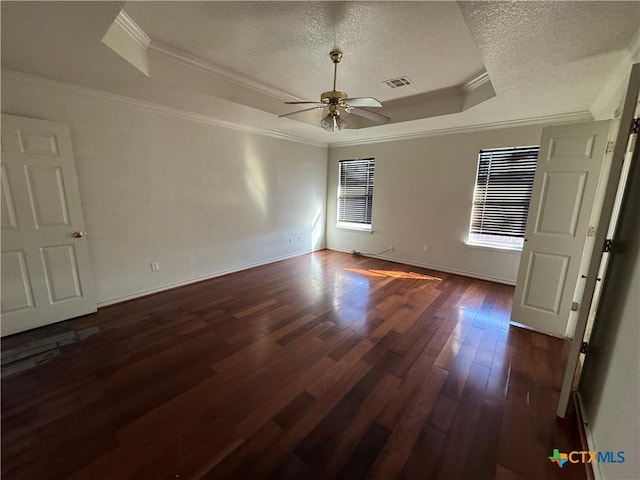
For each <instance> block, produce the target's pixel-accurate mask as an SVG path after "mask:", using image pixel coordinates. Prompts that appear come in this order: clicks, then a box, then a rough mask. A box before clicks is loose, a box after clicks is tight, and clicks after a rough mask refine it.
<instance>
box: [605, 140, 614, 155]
mask: <svg viewBox="0 0 640 480" xmlns="http://www.w3.org/2000/svg"><path fill="white" fill-rule="evenodd" d="M614 148H616V142H614V141H613V140H612V141H610V142H608V143H607V152H606V153H611V152H613V149H614Z"/></svg>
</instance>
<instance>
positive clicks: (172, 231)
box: [2, 75, 327, 304]
mask: <svg viewBox="0 0 640 480" xmlns="http://www.w3.org/2000/svg"><path fill="white" fill-rule="evenodd" d="M2 112H3V113H9V114H13V115H19V116H25V117H34V118H41V119H45V120H52V121H58V122H62V123H67V124H69V125H70V126H71V137H72V141H73V145H74V151H75V158H76V167H77V171H78V180H79V185H80V194H81V198H82V204H83V209H84V216H85V222H86V227H87V231H88V232H89V237H88V240H89V249H90V256H91V263H92V267H93V273H94V279H95V283H96V289H97V298H98V302H99V304H107V303H112V302H114V301H118V300H122V299H125V298H128V297H131V296H136V295H139V294H143V293H145V292H150V291H154V290H158V289H162V288H166V287H169V286H172V285H176V284H180V283H184V282H188V281H192V280H196V279H199V278H203V277H208V276H213V275H217V274H221V273H224V272H228V271H233V270H238V269H242V268H246V267H250V266H253V265H256V264H261V263H266V262H270V261H274V260H277V259H281V258H286V257H288V256H292V255H296V254H301V253H304V252H309V251H311V250H314V249H319V248H323V247H324V226H325V219H324V212H325V195H326V170H327V162H326V158H327V149H326V148H321V147H315V146H310V145H304V144H300V143H294V142H290V141H286V140H282V139H277V138H271V137H267V136H263V135H257V134H254V133H247V132H243V131H239V130H234V129H230V128H223V127H219V126H216V125H212V124H206V123H203V122H198V121H195V120H191V119H186V118H179V117H177V116H175V115H170V114H165V113H160V112H154V111H151V110H149V109H146V108H143V107H142V106H137V105H136V104H135V103H132V102H125V101H120V100H117V99H114V98H113V97H109V96H103V95H97V94H93V93H91V92H87V91H85V90H80V89H75V88H73V87H65V86H60V85H55V84H51V83H50V82H46V81H42V82H40V81H31V80H28V81H27V80H19V79H17V78H16V77H13V76H4V75H3V78H2ZM289 237H291V238H292V240H293V243H292V244H290V243H289ZM298 239H300V241H298ZM152 261H158V262H159V263H160V271H159V272H151V268H150V262H152Z"/></svg>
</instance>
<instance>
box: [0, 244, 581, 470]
mask: <svg viewBox="0 0 640 480" xmlns="http://www.w3.org/2000/svg"><path fill="white" fill-rule="evenodd" d="M512 294H513V289H512V287H508V286H504V285H498V284H494V283H490V282H486V281H480V280H473V279H469V278H465V277H459V276H455V275H450V274H445V273H439V272H434V271H429V270H424V269H419V268H415V267H408V266H404V265H399V264H395V263H391V262H385V261H381V260H376V259H372V258H366V257H354V256H351V255H346V254H342V253H336V252H329V251H323V252H318V253H315V254H312V255H306V256H303V257H298V258H295V259H292V260H286V261H283V262H278V263H275V264H271V265H267V266H263V267H259V268H255V269H251V270H247V271H244V272H238V273H234V274H231V275H227V276H224V277H220V278H217V279H213V280H209V281H205V282H201V283H198V284H195V285H192V286H188V287H184V288H180V289H175V290H172V291H169V292H165V293H162V294H158V295H154V296H150V297H146V298H141V299H138V300H134V301H130V302H127V303H123V304H120V305H117V306H113V307H109V308H105V309H101V310H100V311H99V312H98V313H96V314H93V315H89V316H86V317H83V318H79V319H75V320H72V321H69V322H65V324H63V325H65V326H66V328H68V329H70V330H82V329H85V328H99V329H100V332H101V333H100V335H95V336H92V337H91V338H88V339H87V340H85V341H82V342H77V343H73V344H70V345H66V346H61V347H59V348H60V351H61V352H62V355H61V356H60V357H59V358H55V359H53V360H51V361H49V362H47V363H46V364H43V365H40V366H38V367H37V368H33V369H31V370H28V371H25V372H21V373H16V374H14V375H11V376H10V377H8V378H4V379H2V428H3V432H2V433H3V434H2V475H3V478H11V479H30V480H31V479H39V478H75V479H87V478H90V479H92V480H94V479H124V478H136V479H141V478H145V479H146V478H150V479H151V478H153V479H156V478H173V479H175V478H194V479H195V478H206V479H225V478H230V479H254V478H277V479H288V478H327V479H332V478H348V479H356V478H365V477H367V478H375V479H395V478H408V479H431V478H435V479H472V480H481V479H510V480H511V479H513V480H517V479H536V480H537V479H543V478H544V479H563V480H566V479H582V478H585V471H584V467H583V466H582V465H579V464H571V465H568V464H567V465H564V467H563V468H562V469H561V468H559V467H558V466H557V464H555V463H553V462H551V461H550V460H549V458H548V457H549V456H551V455H552V454H553V450H554V449H559V451H561V452H569V451H572V450H579V449H580V442H579V438H578V433H577V428H576V426H575V423H574V419H573V418H572V417H571V416H569V418H568V419H567V420H559V419H557V418H556V417H555V406H556V401H557V398H558V394H559V389H560V383H561V379H562V373H563V370H564V363H565V361H566V360H565V359H566V347H567V346H566V344H565V342H563V341H562V340H560V339H557V338H552V337H547V336H544V335H541V334H537V333H533V332H530V331H527V330H523V329H519V328H516V327H513V326H510V325H509V312H510V305H511V301H512ZM56 328H59V326H52V327H46V328H44V329H42V330H41V332H44V334H45V336H46V333H47V332H48V331H54V330H55V329H56ZM28 335H29V334H24V335H16V336H13V337H10V338H8V339H3V341H2V346H3V348H12V347H15V346H16V345H19V344H20V343H21V342H22V341H23V339H25V338H28Z"/></svg>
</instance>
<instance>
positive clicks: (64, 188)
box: [1, 115, 96, 336]
mask: <svg viewBox="0 0 640 480" xmlns="http://www.w3.org/2000/svg"><path fill="white" fill-rule="evenodd" d="M1 178H2V195H1V198H2V321H1V332H2V335H3V336H4V335H9V334H12V333H17V332H21V331H24V330H29V329H32V328H36V327H40V326H43V325H47V324H50V323H54V322H59V321H61V320H66V319H68V318H73V317H77V316H80V315H84V314H87V313H91V312H95V311H96V301H95V295H94V289H93V281H92V275H91V267H90V264H89V251H88V245H87V238H86V233H85V225H84V220H83V217H82V210H81V205H80V193H79V190H78V182H77V178H76V170H75V164H74V158H73V151H72V146H71V136H70V133H69V128H68V126H66V125H63V124H59V123H53V122H47V121H43V120H35V119H30V118H22V117H15V116H11V115H2V167H1Z"/></svg>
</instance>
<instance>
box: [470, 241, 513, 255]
mask: <svg viewBox="0 0 640 480" xmlns="http://www.w3.org/2000/svg"><path fill="white" fill-rule="evenodd" d="M464 244H465V245H466V246H467V247H470V248H476V249H478V250H489V251H490V252H501V253H512V254H514V253H515V254H518V255H520V254H521V253H522V249H520V248H510V247H501V246H498V245H486V244H483V243H469V242H464Z"/></svg>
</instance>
